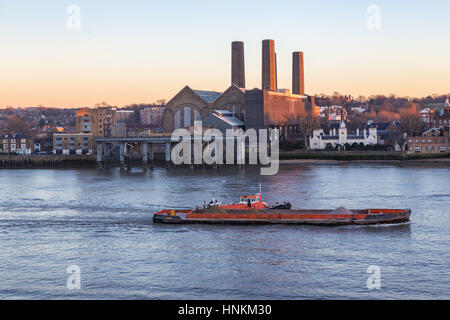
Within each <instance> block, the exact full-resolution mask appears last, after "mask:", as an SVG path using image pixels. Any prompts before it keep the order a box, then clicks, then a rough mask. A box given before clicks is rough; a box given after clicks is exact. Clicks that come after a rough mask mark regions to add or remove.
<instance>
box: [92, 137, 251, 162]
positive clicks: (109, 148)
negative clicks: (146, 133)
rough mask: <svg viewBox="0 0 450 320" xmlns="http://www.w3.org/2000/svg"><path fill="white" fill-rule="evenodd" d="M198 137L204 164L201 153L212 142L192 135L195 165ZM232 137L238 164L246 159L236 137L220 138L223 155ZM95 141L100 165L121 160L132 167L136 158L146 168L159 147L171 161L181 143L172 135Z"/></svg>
mask: <svg viewBox="0 0 450 320" xmlns="http://www.w3.org/2000/svg"><path fill="white" fill-rule="evenodd" d="M197 139H200V140H201V149H200V158H201V160H200V161H201V162H202V163H201V165H203V164H204V163H203V158H202V157H201V155H203V150H204V148H205V147H206V146H207V145H208V144H209V143H210V142H209V141H204V140H203V138H202V137H191V143H192V145H191V150H192V151H191V160H192V165H194V166H195V164H194V163H196V161H194V160H195V158H197V157H198V155H197V154H196V153H195V152H196V151H195V150H194V149H195V143H196V142H198V140H197ZM230 139H231V140H233V147H234V152H233V154H234V160H235V163H236V164H238V163H240V161H241V160H242V159H245V149H243V150H241V152H237V141H236V138H235V137H231V138H228V137H223V138H221V139H220V140H221V142H222V143H223V156H225V155H226V145H227V140H230ZM95 142H96V144H97V166H98V167H102V166H103V165H104V164H106V162H107V161H110V160H114V161H117V160H119V163H120V167H121V168H125V167H128V168H130V167H131V163H132V161H133V160H134V161H135V162H137V161H140V162H141V163H142V167H143V168H144V170H145V169H146V168H147V167H148V166H149V164H151V163H153V161H154V160H155V153H156V152H155V151H156V149H159V153H160V154H161V153H162V154H164V161H165V162H166V163H170V162H171V153H172V148H173V147H174V146H175V145H176V144H178V143H179V141H173V140H172V137H171V136H150V137H98V138H95ZM215 156H217V155H215ZM216 159H217V158H216ZM136 160H137V161H136ZM244 161H245V160H244ZM224 163H225V159H224ZM196 164H198V163H196Z"/></svg>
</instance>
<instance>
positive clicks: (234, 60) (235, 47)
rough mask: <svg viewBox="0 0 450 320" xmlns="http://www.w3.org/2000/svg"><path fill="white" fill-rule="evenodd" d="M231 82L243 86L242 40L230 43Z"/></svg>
mask: <svg viewBox="0 0 450 320" xmlns="http://www.w3.org/2000/svg"><path fill="white" fill-rule="evenodd" d="M231 84H234V85H236V86H237V87H239V88H245V63H244V42H242V41H233V42H232V43H231Z"/></svg>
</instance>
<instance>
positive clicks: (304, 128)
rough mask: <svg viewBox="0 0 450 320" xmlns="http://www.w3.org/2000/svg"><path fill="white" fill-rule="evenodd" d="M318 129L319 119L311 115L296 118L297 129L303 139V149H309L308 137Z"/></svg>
mask: <svg viewBox="0 0 450 320" xmlns="http://www.w3.org/2000/svg"><path fill="white" fill-rule="evenodd" d="M319 128H320V119H319V118H318V117H314V116H312V115H302V116H299V117H297V129H298V130H299V132H300V133H301V134H302V135H303V138H304V139H305V140H304V141H305V149H308V148H309V136H310V135H311V134H312V132H313V131H314V130H315V129H319Z"/></svg>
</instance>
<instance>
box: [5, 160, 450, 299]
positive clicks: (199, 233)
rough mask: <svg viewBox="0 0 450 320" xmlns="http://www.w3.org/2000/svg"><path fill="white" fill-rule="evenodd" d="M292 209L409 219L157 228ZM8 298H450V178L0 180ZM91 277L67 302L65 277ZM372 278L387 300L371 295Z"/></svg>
mask: <svg viewBox="0 0 450 320" xmlns="http://www.w3.org/2000/svg"><path fill="white" fill-rule="evenodd" d="M260 183H261V184H262V189H263V197H264V199H265V200H266V201H267V202H276V201H284V200H288V201H290V202H291V203H292V204H293V207H294V208H319V209H330V208H331V209H334V208H337V207H339V206H345V207H347V208H361V209H363V208H368V207H372V208H379V207H384V208H386V207H387V208H411V209H412V212H413V214H412V222H411V223H410V224H406V225H389V226H353V227H351V226H343V227H317V226H276V225H274V226H223V225H180V226H178V225H168V226H166V225H156V224H153V223H152V213H154V212H155V211H158V210H160V209H163V208H166V207H170V208H183V207H193V206H195V205H197V204H202V203H203V201H204V200H208V201H209V200H210V199H211V198H212V197H215V198H217V199H219V200H223V201H226V202H233V201H236V199H237V198H238V197H239V196H240V195H242V194H246V193H256V192H258V190H259V184H260ZM0 190H1V199H0V298H1V299H20V298H25V299H347V298H348V299H381V298H383V299H449V298H450V270H449V263H450V166H448V165H447V166H446V165H419V164H417V165H392V164H323V165H314V164H309V165H300V164H298V165H285V166H283V167H282V168H281V169H280V172H279V173H278V175H276V176H260V175H259V171H258V170H256V169H250V168H246V169H243V170H238V169H234V168H233V169H220V170H213V169H203V170H195V171H194V170H191V169H181V168H177V169H173V168H172V169H166V168H155V169H154V170H151V171H147V172H142V171H141V170H138V169H133V170H131V171H120V170H118V169H108V170H90V169H89V170H88V169H87V170H68V169H65V170H0ZM73 265H75V266H78V267H79V268H80V270H81V274H80V278H79V279H80V286H81V287H80V289H73V290H69V289H68V288H67V279H68V277H69V276H70V275H69V274H68V273H67V268H68V267H69V266H73ZM369 266H377V267H378V268H379V270H380V284H381V288H380V289H373V290H371V289H369V288H368V286H367V279H368V278H369V276H370V275H371V274H368V273H367V268H368V267H369Z"/></svg>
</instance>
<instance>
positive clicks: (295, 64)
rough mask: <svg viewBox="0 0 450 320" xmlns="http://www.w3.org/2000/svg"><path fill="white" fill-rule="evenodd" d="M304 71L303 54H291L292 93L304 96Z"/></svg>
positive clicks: (299, 52)
mask: <svg viewBox="0 0 450 320" xmlns="http://www.w3.org/2000/svg"><path fill="white" fill-rule="evenodd" d="M304 73H305V69H304V65H303V52H301V51H296V52H293V53H292V93H293V94H301V95H304V94H305V74H304Z"/></svg>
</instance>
